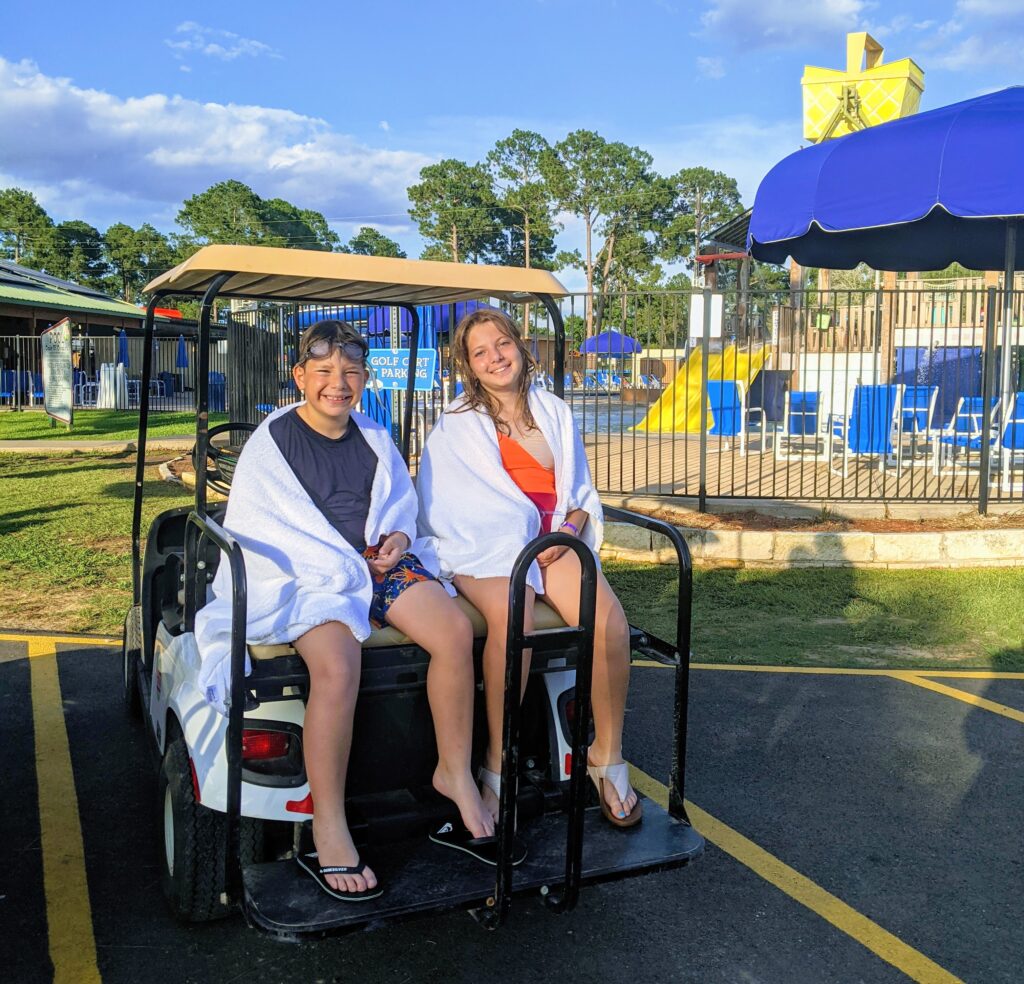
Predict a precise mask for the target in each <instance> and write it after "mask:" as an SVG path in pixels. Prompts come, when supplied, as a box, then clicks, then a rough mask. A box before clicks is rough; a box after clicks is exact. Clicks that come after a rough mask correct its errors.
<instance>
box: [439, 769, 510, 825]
mask: <svg viewBox="0 0 1024 984" xmlns="http://www.w3.org/2000/svg"><path fill="white" fill-rule="evenodd" d="M434 789H436V790H437V791H438V792H439V793H440V794H441V795H442V796H446V797H447V798H448V799H450V800H451V801H452V802H453V803H454V804H455V805H456V806H457V807H458V808H459V815H460V816H461V817H462V822H463V823H464V824H465V826H466V829H467V830H468V831H469V832H470V833H471V834H472V835H473V836H474V837H493V836H494V813H493V812H492V811H491V810H490V809H489V808H488V807H487V806H486V805H485V804H484V802H483V800H482V799H481V797H480V793H479V791H478V790H477V788H476V783H474V782H473V776H472V774H471V773H470V772H469V770H468V769H466V770H464V771H462V772H450V771H448V770H447V769H445V768H444V767H443V766H442V765H441V764H438V766H437V768H436V769H435V770H434ZM494 812H497V801H495V807H494Z"/></svg>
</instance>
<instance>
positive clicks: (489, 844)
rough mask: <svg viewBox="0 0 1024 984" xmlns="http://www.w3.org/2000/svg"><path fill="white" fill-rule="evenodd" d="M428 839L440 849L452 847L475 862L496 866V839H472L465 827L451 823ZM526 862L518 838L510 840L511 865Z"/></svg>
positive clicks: (522, 845)
mask: <svg viewBox="0 0 1024 984" xmlns="http://www.w3.org/2000/svg"><path fill="white" fill-rule="evenodd" d="M430 839H431V840H432V841H433V842H434V843H435V844H440V845H441V846H442V847H453V848H455V850H456V851H464V852H465V853H466V854H469V855H472V856H473V857H474V858H476V859H477V861H483V863H484V864H489V865H491V867H493V868H496V867H497V866H498V838H497V837H474V836H473V835H472V834H471V833H470V832H469V831H468V830H467V829H466V828H465V827H463V826H461V825H458V826H457V825H455V824H452V823H446V824H444V825H443V826H442V827H441V828H440V829H439V830H435V831H434V832H433V833H431V834H430ZM525 860H526V845H525V844H524V843H523V842H522V841H521V840H520V839H519V838H518V837H513V838H512V864H514V865H516V864H522V863H523V862H524V861H525Z"/></svg>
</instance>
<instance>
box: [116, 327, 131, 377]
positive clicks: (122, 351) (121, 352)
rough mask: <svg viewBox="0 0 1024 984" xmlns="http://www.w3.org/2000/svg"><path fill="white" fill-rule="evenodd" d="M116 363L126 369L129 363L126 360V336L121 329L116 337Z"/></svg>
mask: <svg viewBox="0 0 1024 984" xmlns="http://www.w3.org/2000/svg"><path fill="white" fill-rule="evenodd" d="M117 361H118V364H119V365H123V366H124V367H125V369H127V368H128V367H129V366H130V365H131V363H130V362H129V360H128V334H127V332H125V330H124V329H123V328H122V329H121V332H120V334H119V335H118V336H117Z"/></svg>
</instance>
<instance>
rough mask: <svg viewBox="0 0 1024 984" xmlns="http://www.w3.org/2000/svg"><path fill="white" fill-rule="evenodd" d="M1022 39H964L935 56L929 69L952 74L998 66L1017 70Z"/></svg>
mask: <svg viewBox="0 0 1024 984" xmlns="http://www.w3.org/2000/svg"><path fill="white" fill-rule="evenodd" d="M1020 48H1021V39H1020V38H1019V37H1018V38H1005V37H1004V38H994V37H985V36H983V35H979V34H974V35H971V36H970V37H967V38H964V39H963V40H962V41H960V42H958V43H957V44H956V45H954V46H953V47H952V48H950V49H948V50H947V51H940V52H937V53H936V54H934V55H933V56H932V57H931V59H930V60H929V63H928V64H929V67H931V66H934V67H935V68H945V69H948V70H949V71H951V72H960V71H982V70H985V69H990V68H995V67H997V66H999V67H1002V66H1006V67H1013V68H1016V67H1017V66H1018V65H1019V63H1020Z"/></svg>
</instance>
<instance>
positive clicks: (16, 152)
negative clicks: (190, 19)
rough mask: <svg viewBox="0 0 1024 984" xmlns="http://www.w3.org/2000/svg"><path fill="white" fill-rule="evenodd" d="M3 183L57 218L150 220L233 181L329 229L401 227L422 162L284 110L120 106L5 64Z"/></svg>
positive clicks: (102, 222) (25, 64) (1, 67)
mask: <svg viewBox="0 0 1024 984" xmlns="http://www.w3.org/2000/svg"><path fill="white" fill-rule="evenodd" d="M0 133H16V134H18V139H17V140H4V141H0V175H2V176H3V178H4V179H5V182H6V183H7V184H15V185H18V186H20V187H27V188H29V189H30V190H32V191H34V192H35V193H36V194H37V196H38V197H39V199H40V201H41V202H42V203H43V205H44V206H45V207H46V208H47V210H48V211H50V212H51V214H53V215H54V216H55V217H56V218H58V219H63V218H84V219H86V220H87V221H90V222H92V223H93V224H95V225H98V226H100V227H105V226H106V225H107V224H109V223H110V222H114V221H125V222H131V223H133V224H136V223H138V222H142V221H150V222H153V223H154V224H156V225H158V226H159V227H161V228H164V229H168V228H169V227H170V222H169V221H168V219H173V216H174V214H175V213H176V212H177V209H178V207H180V204H181V202H182V201H183V200H184V199H185V198H187V197H188V196H190V195H193V194H196V193H198V192H200V191H203V190H204V189H205V188H207V187H209V186H210V185H211V184H214V183H216V182H218V181H223V180H226V179H228V178H236V179H237V180H239V181H243V182H245V183H246V184H248V185H251V186H252V188H253V189H254V190H255V191H256V192H257V194H259V195H261V196H263V197H266V198H273V197H281V198H285V199H287V200H288V201H291V202H294V203H295V204H296V205H299V206H301V207H304V208H314V209H317V210H318V211H321V212H323V213H324V214H325V215H326V216H327V217H328V219H338V220H343V219H351V220H353V221H357V220H359V219H371V218H378V219H380V218H384V217H390V221H393V222H401V221H403V219H404V218H405V213H406V209H407V208H408V201H407V198H406V193H405V189H406V188H407V187H408V186H409V185H410V184H412V183H414V182H415V181H416V180H417V179H418V175H419V171H420V168H422V167H423V166H424V165H425V164H428V163H430V160H431V158H430V157H428V156H427V155H425V154H421V153H416V152H412V151H402V150H386V149H380V148H375V147H370V146H367V145H365V144H363V143H360V142H359V141H357V140H355V139H354V138H353V137H351V136H348V135H345V134H342V133H338V132H336V131H334V130H332V129H331V127H330V126H329V125H328V124H327V123H325V122H324V121H323V120H319V119H315V118H313V117H310V116H304V115H301V114H299V113H295V112H292V111H290V110H284V109H271V108H267V107H264V106H241V105H234V104H226V105H225V104H221V103H213V102H209V103H199V102H196V101H194V100H190V99H184V98H182V97H181V96H168V95H162V94H154V95H148V96H142V97H137V98H128V99H121V98H119V97H117V96H113V95H111V94H109V93H106V92H101V91H98V90H95V89H84V88H80V87H78V86H76V85H74V84H73V82H72V81H71V80H69V79H63V78H57V77H53V76H47V75H45V74H43V73H42V72H40V71H39V69H38V67H37V66H36V65H35V64H34V63H32V62H30V61H22V62H20V63H15V62H8V61H5V60H4V59H2V58H0Z"/></svg>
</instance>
